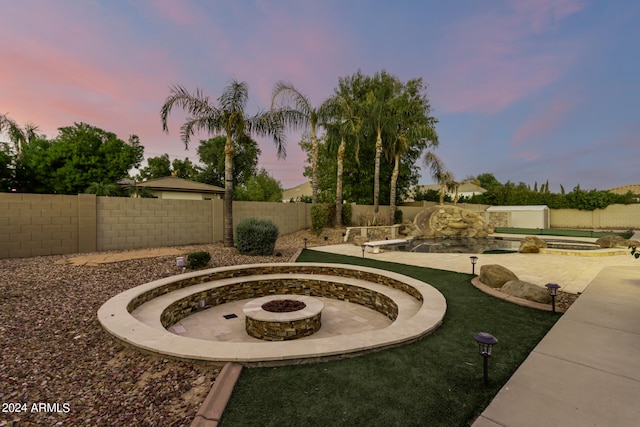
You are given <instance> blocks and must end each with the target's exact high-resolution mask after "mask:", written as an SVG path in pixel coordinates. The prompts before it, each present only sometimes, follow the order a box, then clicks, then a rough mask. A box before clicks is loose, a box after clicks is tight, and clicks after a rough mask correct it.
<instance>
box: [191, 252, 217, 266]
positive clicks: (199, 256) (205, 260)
mask: <svg viewBox="0 0 640 427" xmlns="http://www.w3.org/2000/svg"><path fill="white" fill-rule="evenodd" d="M209 261H211V254H210V253H209V252H192V253H190V254H189V255H187V267H189V268H190V269H192V270H195V269H196V268H202V267H204V266H206V265H207V264H209Z"/></svg>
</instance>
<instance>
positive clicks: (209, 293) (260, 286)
mask: <svg viewBox="0 0 640 427" xmlns="http://www.w3.org/2000/svg"><path fill="white" fill-rule="evenodd" d="M354 273H356V272H354ZM262 274H273V273H262ZM316 274H319V272H316ZM343 277H344V276H343ZM377 277H378V278H379V279H382V277H380V276H377ZM387 279H388V278H387ZM376 282H378V280H376ZM196 283H203V282H196ZM378 283H379V282H378ZM287 294H290V295H309V296H312V297H324V298H333V299H338V300H341V301H348V302H351V303H354V304H360V305H363V306H365V307H367V308H370V309H372V310H375V311H377V312H378V313H381V314H384V315H385V316H387V317H388V318H389V319H390V320H392V321H393V320H396V318H397V317H398V305H397V304H396V303H395V302H394V301H393V300H392V299H391V298H389V297H387V296H386V295H383V294H380V293H378V292H375V291H372V290H371V289H366V288H361V287H359V286H355V285H347V284H343V283H333V282H330V281H327V280H326V279H324V280H322V279H300V278H291V279H286V278H285V279H283V278H269V279H257V280H248V281H246V282H242V283H236V284H232V285H226V286H219V287H216V288H213V289H208V290H206V291H203V292H198V293H195V294H191V295H189V296H188V297H185V298H182V299H180V300H178V301H176V302H174V303H173V304H171V305H170V306H168V307H167V308H166V309H165V310H164V311H163V312H162V315H161V316H160V322H161V323H162V326H163V327H165V328H169V327H171V326H172V325H174V324H176V323H177V322H179V321H180V320H182V319H184V318H185V317H188V316H191V315H192V314H195V313H197V312H199V311H201V310H205V309H207V308H210V307H215V306H217V305H221V304H226V303H229V302H233V301H238V300H242V299H248V298H259V297H265V296H269V295H287ZM200 301H204V304H202V303H200Z"/></svg>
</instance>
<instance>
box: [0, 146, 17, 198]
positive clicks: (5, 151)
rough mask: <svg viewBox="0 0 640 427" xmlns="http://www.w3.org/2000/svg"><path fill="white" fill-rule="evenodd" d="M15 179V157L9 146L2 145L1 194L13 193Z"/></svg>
mask: <svg viewBox="0 0 640 427" xmlns="http://www.w3.org/2000/svg"><path fill="white" fill-rule="evenodd" d="M14 178H15V164H14V156H13V154H12V153H11V149H10V148H9V145H8V144H5V143H0V192H6V191H11V189H12V188H13V181H14Z"/></svg>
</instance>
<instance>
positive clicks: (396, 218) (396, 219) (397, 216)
mask: <svg viewBox="0 0 640 427" xmlns="http://www.w3.org/2000/svg"><path fill="white" fill-rule="evenodd" d="M402 220H403V214H402V211H401V210H400V209H396V211H395V212H394V213H393V223H394V224H402Z"/></svg>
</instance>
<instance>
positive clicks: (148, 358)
mask: <svg viewBox="0 0 640 427" xmlns="http://www.w3.org/2000/svg"><path fill="white" fill-rule="evenodd" d="M324 235H326V236H328V239H327V240H326V241H325V240H324ZM303 237H307V238H308V239H309V240H308V243H307V245H308V246H309V247H312V246H317V245H325V244H338V243H341V240H342V230H339V229H330V230H326V232H325V233H323V235H322V236H320V237H319V238H318V237H315V236H314V235H312V234H311V233H310V232H309V231H301V232H298V233H293V234H289V235H285V236H282V237H280V238H279V239H278V242H277V244H276V253H278V252H279V253H280V254H281V256H272V257H250V256H243V255H240V254H238V252H237V251H236V250H235V249H233V248H224V247H222V245H220V244H216V245H197V246H181V247H179V249H180V250H181V251H182V252H183V253H184V254H185V255H186V254H188V253H190V252H194V251H200V250H206V251H209V252H210V253H211V256H212V260H211V262H210V264H209V267H218V266H223V265H237V264H249V263H260V262H287V261H289V260H290V258H291V257H292V256H293V255H294V254H295V252H296V251H297V250H298V249H299V248H301V247H302V245H303V243H302V239H303ZM72 256H77V254H74V255H62V256H48V257H35V258H24V259H15V260H7V259H3V260H0V272H2V275H1V276H2V277H1V278H0V344H1V348H2V356H1V358H0V404H1V405H2V407H1V408H0V426H16V427H17V426H20V427H22V426H36V425H37V426H41V425H50V426H54V425H61V426H62V425H63V426H78V425H88V426H89V425H90V426H188V425H190V424H191V421H192V420H193V417H194V416H195V414H196V412H197V410H198V407H199V406H200V404H201V403H202V401H203V400H204V398H205V397H206V395H207V393H208V392H209V390H210V389H211V386H212V384H213V382H214V380H215V377H216V375H217V373H218V372H219V369H220V368H221V367H222V365H220V366H212V365H204V364H197V363H186V362H179V361H175V360H170V359H164V358H161V357H157V356H152V355H147V354H143V353H141V352H139V351H137V350H135V349H133V348H129V347H125V346H123V345H122V344H120V343H119V342H116V341H115V340H114V339H113V338H112V337H111V336H110V335H108V334H107V333H106V332H104V331H103V329H102V327H101V326H100V324H99V322H98V319H97V316H96V312H97V311H98V308H100V306H101V305H102V304H103V303H104V302H105V301H107V300H108V299H109V298H111V297H113V296H114V295H116V294H118V293H120V292H122V291H124V290H126V289H129V288H132V287H135V286H138V285H140V284H142V283H146V282H149V281H152V280H156V279H159V278H162V277H166V276H168V275H172V274H176V273H178V271H177V269H176V267H175V256H168V257H157V258H146V259H138V260H130V261H123V262H118V263H113V264H101V265H99V266H94V267H89V266H73V265H69V264H64V263H60V261H63V260H65V259H68V258H71V257H72ZM34 404H35V405H34Z"/></svg>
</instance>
